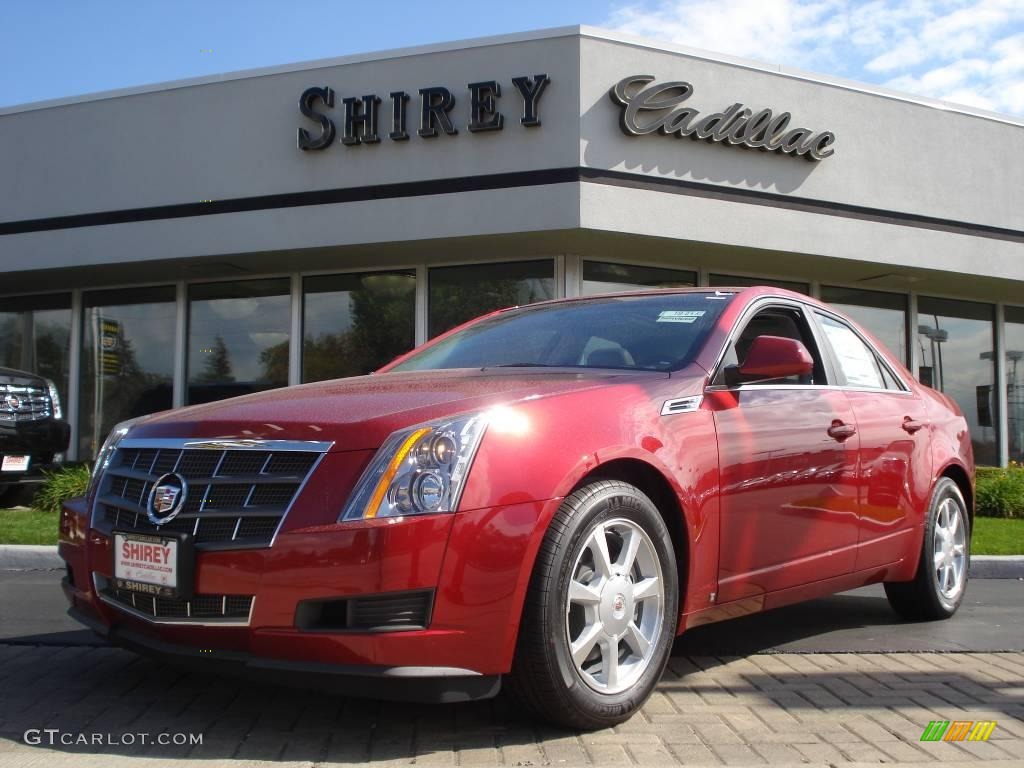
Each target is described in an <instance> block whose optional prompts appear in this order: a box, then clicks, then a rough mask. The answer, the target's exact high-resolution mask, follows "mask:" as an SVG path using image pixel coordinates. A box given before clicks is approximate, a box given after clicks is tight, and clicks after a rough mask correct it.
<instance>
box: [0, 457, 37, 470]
mask: <svg viewBox="0 0 1024 768" xmlns="http://www.w3.org/2000/svg"><path fill="white" fill-rule="evenodd" d="M31 460H32V457H31V456H4V461H3V464H0V472H28V465H29V462H30V461H31Z"/></svg>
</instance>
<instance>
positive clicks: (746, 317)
mask: <svg viewBox="0 0 1024 768" xmlns="http://www.w3.org/2000/svg"><path fill="white" fill-rule="evenodd" d="M769 307H785V308H787V309H799V310H800V311H802V312H806V309H807V305H806V304H804V303H803V302H802V301H798V300H796V299H791V298H789V297H787V296H758V297H757V298H756V299H754V300H753V301H752V302H750V304H749V306H747V308H746V309H744V310H743V314H742V315H740V317H739V319H738V320H737V321H736V322H735V323H734V324H733V326H732V329H731V330H730V331H729V335H728V337H726V339H725V344H723V345H722V348H721V349H720V350H719V351H718V357H717V358H716V359H715V364H714V365H713V366H711V370H710V371H709V373H708V382H713V381H714V380H715V379H716V378H718V374H719V373H720V372H721V369H722V363H724V362H725V356H726V354H728V352H729V347H731V346H732V345H733V344H734V343H735V342H736V339H737V338H738V337H739V335H740V333H742V331H743V329H744V328H746V327H747V323H748V322H750V319H751V317H753V316H754V315H755V314H756V313H757V312H759V311H761V310H762V309H768V308H769ZM805 319H806V318H805ZM741 386H743V385H741ZM794 386H802V387H803V386H806V387H820V386H824V385H817V384H806V385H803V384H801V385H794ZM736 388H737V387H727V386H722V385H720V384H710V383H709V384H708V386H707V387H706V389H712V390H713V391H727V390H730V389H736ZM764 388H765V387H763V386H761V387H760V389H764Z"/></svg>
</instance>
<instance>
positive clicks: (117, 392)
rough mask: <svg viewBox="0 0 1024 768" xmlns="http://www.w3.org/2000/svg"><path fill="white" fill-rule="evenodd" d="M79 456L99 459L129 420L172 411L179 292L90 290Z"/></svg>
mask: <svg viewBox="0 0 1024 768" xmlns="http://www.w3.org/2000/svg"><path fill="white" fill-rule="evenodd" d="M83 307H84V317H83V323H82V376H81V383H80V388H79V400H78V404H79V418H78V424H79V439H78V457H79V458H80V459H91V458H92V457H94V456H95V455H96V452H97V451H98V450H99V448H100V446H101V445H102V444H103V440H104V439H105V438H106V436H107V433H109V432H110V430H111V429H112V428H113V426H114V425H115V424H117V423H118V422H120V421H124V420H125V419H131V418H134V417H136V416H144V415H146V414H147V413H154V412H156V411H165V410H167V409H168V408H170V407H171V403H172V397H173V395H172V391H173V384H172V381H173V377H174V326H175V322H174V321H175V317H176V316H177V312H176V309H175V303H174V287H173V286H164V287H158V288H131V289H127V290H111V291H90V292H86V294H85V295H84V297H83Z"/></svg>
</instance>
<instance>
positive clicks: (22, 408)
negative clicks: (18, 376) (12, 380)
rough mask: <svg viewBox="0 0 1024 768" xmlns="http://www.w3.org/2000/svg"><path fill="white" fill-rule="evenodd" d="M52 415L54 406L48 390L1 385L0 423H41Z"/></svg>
mask: <svg viewBox="0 0 1024 768" xmlns="http://www.w3.org/2000/svg"><path fill="white" fill-rule="evenodd" d="M52 415H53V404H52V403H51V402H50V393H49V391H48V390H47V389H46V388H44V387H22V386H17V385H15V384H0V422H6V423H8V424H14V423H17V422H22V421H40V420H42V419H48V418H50V417H51V416H52Z"/></svg>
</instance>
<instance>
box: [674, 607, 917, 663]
mask: <svg viewBox="0 0 1024 768" xmlns="http://www.w3.org/2000/svg"><path fill="white" fill-rule="evenodd" d="M893 625H902V626H907V625H909V622H904V621H902V620H901V619H900V618H899V617H898V616H897V615H896V614H895V613H894V612H893V610H892V609H891V608H890V607H889V604H888V601H886V599H885V598H884V597H881V596H867V595H859V594H843V595H833V596H831V597H828V598H824V599H821V600H813V601H810V602H807V603H798V604H796V605H790V606H786V607H784V608H776V609H774V610H770V611H766V612H764V613H756V614H752V615H749V616H739V617H737V618H732V619H729V620H728V621H723V622H718V623H715V624H706V625H704V626H699V627H694V628H693V629H689V630H687V631H686V632H685V633H684V634H683V635H682V636H681V637H679V638H678V639H677V640H676V642H675V645H674V647H673V651H672V652H673V655H687V654H697V655H706V654H710V655H726V656H748V655H750V654H752V653H760V652H762V651H766V650H769V649H780V648H786V647H787V646H792V647H790V648H788V650H796V651H803V650H822V648H821V647H820V646H821V643H820V642H816V639H817V638H820V637H821V636H823V635H839V633H841V632H846V631H848V630H856V629H863V628H865V627H891V626H893ZM804 641H810V642H808V643H804ZM804 645H806V647H803V646H804ZM874 647H875V648H878V647H879V646H878V644H877V642H876V643H875V646H874Z"/></svg>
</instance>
